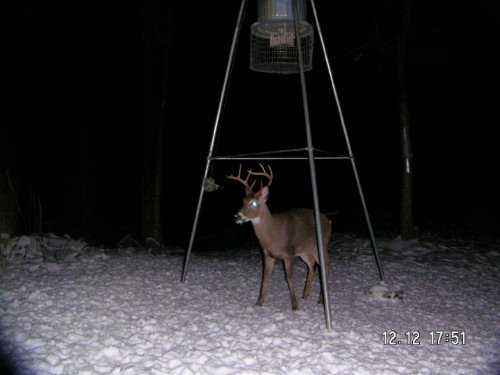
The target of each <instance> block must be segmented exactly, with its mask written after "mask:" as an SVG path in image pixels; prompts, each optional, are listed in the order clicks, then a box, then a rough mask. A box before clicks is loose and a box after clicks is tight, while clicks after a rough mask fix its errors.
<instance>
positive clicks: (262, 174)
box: [248, 163, 273, 186]
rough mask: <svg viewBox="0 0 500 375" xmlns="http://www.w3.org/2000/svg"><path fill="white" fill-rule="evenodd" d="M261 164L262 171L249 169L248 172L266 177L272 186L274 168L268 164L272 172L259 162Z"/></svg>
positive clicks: (268, 184)
mask: <svg viewBox="0 0 500 375" xmlns="http://www.w3.org/2000/svg"><path fill="white" fill-rule="evenodd" d="M259 165H260V168H261V169H262V172H252V171H248V173H249V174H251V175H253V176H263V177H266V178H267V179H268V180H269V182H268V183H267V186H271V184H272V183H273V170H272V169H271V166H270V165H268V166H267V167H268V168H269V172H270V173H267V172H266V168H264V166H263V165H262V164H261V163H259Z"/></svg>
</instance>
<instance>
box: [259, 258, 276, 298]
mask: <svg viewBox="0 0 500 375" xmlns="http://www.w3.org/2000/svg"><path fill="white" fill-rule="evenodd" d="M273 267H274V258H273V257H271V256H270V255H268V254H264V273H263V274H262V284H261V285H260V294H259V299H258V300H257V306H262V305H263V304H264V294H265V293H266V289H267V286H268V285H269V281H270V280H271V274H272V272H273Z"/></svg>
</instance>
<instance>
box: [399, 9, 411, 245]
mask: <svg viewBox="0 0 500 375" xmlns="http://www.w3.org/2000/svg"><path fill="white" fill-rule="evenodd" d="M402 5H403V6H402V9H401V21H400V22H401V23H400V28H399V38H398V44H397V48H396V70H397V74H396V76H397V84H398V94H399V129H400V140H401V161H402V170H401V204H400V231H401V237H402V238H404V239H409V238H412V237H414V235H415V232H414V225H413V154H412V147H411V146H412V145H411V135H410V131H411V127H410V98H409V91H410V90H409V82H408V42H409V39H410V19H411V6H412V0H404V2H403V4H402Z"/></svg>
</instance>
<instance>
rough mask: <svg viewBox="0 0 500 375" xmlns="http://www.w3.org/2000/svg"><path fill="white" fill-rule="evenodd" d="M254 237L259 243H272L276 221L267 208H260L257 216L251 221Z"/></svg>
mask: <svg viewBox="0 0 500 375" xmlns="http://www.w3.org/2000/svg"><path fill="white" fill-rule="evenodd" d="M252 225H253V229H254V231H255V235H256V236H257V238H258V239H259V241H260V242H261V243H263V242H264V243H265V242H268V241H272V239H271V238H272V233H273V232H274V229H275V226H276V220H275V218H274V217H273V215H272V214H271V211H269V208H268V207H267V206H264V207H262V208H261V212H260V214H259V216H257V217H256V218H255V219H253V220H252Z"/></svg>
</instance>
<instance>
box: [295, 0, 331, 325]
mask: <svg viewBox="0 0 500 375" xmlns="http://www.w3.org/2000/svg"><path fill="white" fill-rule="evenodd" d="M293 14H294V20H295V46H296V48H297V61H298V65H299V73H300V85H301V88H302V104H303V107H304V121H305V125H306V135H307V155H308V160H309V171H310V173H311V186H312V191H313V203H314V219H315V221H316V239H317V243H318V254H319V265H320V268H321V287H322V291H323V303H324V308H325V318H326V328H327V329H332V316H331V311H330V297H329V294H328V280H327V277H326V274H327V273H326V265H325V254H324V248H323V231H322V225H321V218H320V210H319V198H318V186H317V181H316V166H315V162H314V151H313V144H312V136H311V123H310V119H309V104H308V101H307V87H306V78H305V73H304V60H303V56H302V48H301V42H300V27H299V9H298V6H297V0H293Z"/></svg>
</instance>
